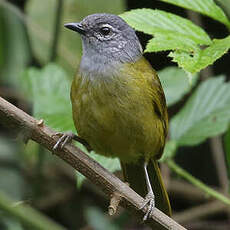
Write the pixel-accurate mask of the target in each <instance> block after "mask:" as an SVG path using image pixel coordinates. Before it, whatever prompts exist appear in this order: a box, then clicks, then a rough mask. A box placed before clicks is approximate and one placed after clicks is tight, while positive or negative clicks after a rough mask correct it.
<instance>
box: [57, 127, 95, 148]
mask: <svg viewBox="0 0 230 230" xmlns="http://www.w3.org/2000/svg"><path fill="white" fill-rule="evenodd" d="M55 136H60V138H59V139H58V141H57V142H56V144H55V145H54V147H53V150H57V149H58V148H60V149H63V148H64V146H65V145H66V144H67V143H70V142H71V141H72V140H75V141H77V142H79V143H81V144H82V145H84V146H85V147H86V149H87V150H88V152H90V151H91V150H92V148H91V147H90V145H89V144H88V142H87V141H85V140H84V139H82V138H80V137H79V136H77V135H75V134H74V133H73V132H71V131H69V132H65V133H60V132H58V133H55Z"/></svg>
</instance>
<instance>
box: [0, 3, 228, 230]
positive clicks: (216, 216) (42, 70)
mask: <svg viewBox="0 0 230 230" xmlns="http://www.w3.org/2000/svg"><path fill="white" fill-rule="evenodd" d="M135 8H152V9H154V8H158V9H162V10H166V11H170V12H173V13H176V14H179V15H181V16H184V17H187V18H190V19H192V20H193V21H195V23H197V24H202V26H203V28H205V30H206V31H207V32H208V33H209V35H210V37H215V38H223V37H225V36H226V35H227V34H228V31H227V30H226V29H225V28H224V26H222V25H221V24H219V23H218V22H215V21H213V20H210V19H208V18H206V17H203V16H202V17H201V16H200V15H198V14H196V13H191V12H188V11H186V10H184V9H181V8H177V7H175V6H172V5H167V4H165V3H162V2H159V1H155V0H149V1H148V0H142V1H140V0H113V1H110V0H40V1H38V0H15V1H14V0H11V1H6V0H0V96H2V97H3V98H5V99H6V100H8V101H10V102H11V103H13V104H14V105H16V106H18V107H19V108H21V109H22V110H24V111H26V112H27V113H29V114H32V115H34V116H35V117H37V118H43V119H44V120H45V123H46V124H48V125H49V126H51V127H53V128H55V129H56V130H58V131H66V130H72V131H75V130H74V128H73V123H72V118H71V107H70V101H69V87H70V82H71V79H72V78H73V76H74V74H75V72H76V71H77V66H78V64H79V61H80V57H81V41H80V37H79V36H76V34H75V33H72V32H70V31H68V30H66V29H65V28H64V27H63V24H64V23H67V22H75V21H76V22H77V21H80V20H81V19H82V18H83V17H84V16H86V15H88V14H92V13H100V12H107V13H113V14H121V13H123V12H124V11H126V10H129V9H135ZM137 34H138V36H139V38H140V40H141V43H142V44H143V46H145V45H146V41H147V40H148V39H149V38H150V37H149V36H148V35H145V34H143V33H140V32H138V33H137ZM167 54H168V52H160V53H146V54H145V56H146V58H147V59H148V60H149V61H150V62H151V63H152V65H153V66H154V68H155V69H156V70H157V71H160V70H161V72H160V76H161V79H167V76H169V74H172V75H173V74H177V76H178V79H177V80H178V83H177V82H175V81H174V85H173V86H172V85H171V87H174V88H173V91H170V89H169V90H168V91H167V92H166V94H167V95H168V98H170V99H171V101H168V104H170V103H171V104H174V105H173V106H171V107H170V108H169V114H170V117H171V116H172V115H174V114H175V113H176V112H178V111H179V109H180V108H181V107H182V105H183V104H184V102H185V101H186V100H187V98H188V97H189V95H190V94H189V93H188V92H189V90H190V89H191V88H192V87H196V86H195V84H196V81H197V78H196V77H195V78H194V81H193V83H192V84H191V85H189V84H188V82H187V81H185V80H184V79H185V78H184V77H181V80H180V76H181V74H182V75H183V73H181V72H180V70H178V69H174V68H173V69H165V68H166V67H169V66H175V63H174V64H173V63H172V62H171V61H170V58H169V57H167ZM229 63H230V55H229V54H226V55H225V58H224V59H223V60H222V59H221V61H220V60H218V61H217V62H216V63H215V65H214V66H213V72H214V74H215V75H220V74H224V75H226V76H227V79H229V76H230V68H229ZM165 71H166V75H165ZM170 71H171V72H170ZM173 71H177V72H176V73H175V72H173ZM165 81H166V82H167V81H170V78H169V79H168V80H165ZM162 83H163V85H164V84H166V85H167V83H164V80H163V82H162ZM181 84H182V87H184V90H182V91H183V92H180V91H179V89H180V88H179V87H178V86H181ZM165 87H167V86H165ZM188 88H189V90H188ZM171 89H172V88H171ZM174 92H177V94H175V93H174ZM182 94H183V95H182ZM185 94H186V95H185ZM184 95H185V97H183V99H182V100H180V101H179V102H178V99H179V98H181V97H182V96H184ZM211 148H212V146H211V145H210V143H209V141H205V142H204V143H202V144H200V145H198V146H195V147H192V148H191V147H189V148H188V147H183V148H180V149H179V153H178V154H177V156H176V161H177V162H178V163H179V164H180V165H182V166H183V167H184V168H186V169H187V170H188V171H190V172H191V173H192V174H193V175H195V176H196V177H197V178H200V179H201V180H202V181H204V182H205V183H206V184H209V185H212V186H216V187H218V186H220V181H219V179H218V175H217V173H216V170H215V165H216V160H215V159H214V158H213V156H212V155H210V152H211V151H212V149H211ZM185 152H186V154H184V153H185ZM93 157H94V158H96V159H97V160H99V161H100V162H103V164H104V165H105V167H107V168H109V169H111V171H116V172H117V171H118V170H119V163H118V161H111V160H110V159H104V158H103V157H100V156H96V155H93ZM117 174H118V175H119V172H117ZM77 175H78V176H76V172H75V171H74V170H73V169H72V168H70V166H68V165H67V164H66V163H64V162H62V161H61V160H60V159H58V158H57V157H55V156H54V155H52V154H50V153H48V152H47V151H46V150H45V149H43V148H42V147H41V146H39V145H37V144H36V143H34V142H32V141H29V143H28V144H27V145H25V144H24V143H23V142H22V140H21V135H20V134H19V135H18V134H16V132H14V130H9V129H7V128H6V127H3V126H0V191H1V192H4V193H5V194H7V195H8V196H9V197H10V198H11V199H13V200H14V201H15V202H16V201H20V203H24V204H29V205H31V206H32V207H34V208H35V209H37V210H39V211H40V212H41V213H43V214H44V215H46V216H48V217H50V218H51V219H53V220H54V221H55V222H57V223H59V224H60V225H62V226H64V227H66V228H67V229H81V230H90V229H95V230H106V229H111V230H115V229H116V230H119V229H120V230H121V229H127V230H131V229H148V227H144V226H143V225H141V224H137V222H136V220H135V217H133V216H132V215H131V214H130V213H128V212H126V211H125V210H124V209H122V208H120V209H119V212H118V213H117V214H116V215H115V216H113V217H109V216H108V214H107V207H108V200H107V198H106V197H105V196H104V194H103V193H102V192H101V191H100V190H99V189H98V188H97V187H95V186H94V185H93V184H92V183H90V182H89V181H87V180H86V181H84V182H83V183H82V181H83V178H82V177H81V176H80V175H79V174H77ZM163 175H164V176H165V178H166V184H167V187H168V191H169V195H170V200H171V202H172V207H173V210H174V213H175V215H176V218H177V220H179V222H180V223H182V224H186V226H187V227H188V228H189V229H201V230H203V229H209V230H210V229H229V224H230V222H229V220H230V219H229V216H230V215H229V212H228V211H227V209H225V208H223V207H222V206H221V207H222V208H219V209H218V210H217V211H214V212H213V214H212V215H208V216H207V217H206V216H205V215H204V218H202V215H198V216H197V217H196V215H195V214H194V212H192V208H193V207H194V206H199V205H202V204H203V203H204V201H206V200H208V198H207V197H204V196H203V194H202V193H201V192H200V191H199V190H198V189H196V188H194V187H193V186H191V185H189V184H188V183H186V182H184V181H183V180H181V179H180V178H178V177H177V176H175V175H174V174H172V173H170V171H169V169H168V168H167V167H165V166H163ZM168 180H170V183H167V181H168ZM15 205H20V204H18V203H15ZM215 207H219V206H218V205H217V206H215ZM184 210H189V211H190V212H189V214H190V215H191V216H192V214H194V215H195V217H194V216H192V218H190V219H189V218H187V219H186V218H185V217H184V216H183V212H184ZM200 212H202V211H200ZM203 212H204V211H203ZM191 213H192V214H191ZM185 214H186V213H185ZM183 218H185V219H183ZM194 219H195V220H196V221H195V222H194ZM185 220H186V221H185ZM195 223H196V224H195ZM213 223H216V225H213ZM212 226H213V227H214V228H212ZM0 229H1V230H22V229H31V227H30V226H28V225H26V224H22V223H21V222H20V221H18V220H17V219H15V218H13V217H12V216H10V215H9V214H7V213H5V212H3V211H1V209H0Z"/></svg>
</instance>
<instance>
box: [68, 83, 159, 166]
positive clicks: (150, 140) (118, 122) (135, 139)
mask: <svg viewBox="0 0 230 230" xmlns="http://www.w3.org/2000/svg"><path fill="white" fill-rule="evenodd" d="M74 84H76V83H73V86H72V93H71V96H72V107H73V118H74V122H75V126H76V129H77V131H78V134H79V136H81V137H82V138H83V139H85V140H86V141H87V142H88V143H89V144H90V146H91V147H92V148H93V150H95V151H96V152H97V153H99V154H102V155H106V156H111V157H119V158H120V159H121V160H122V161H124V162H129V161H136V160H137V159H138V158H139V157H141V156H142V157H143V156H144V157H145V158H150V157H151V156H152V155H153V154H155V153H156V150H157V149H158V148H160V145H161V143H160V136H159V135H158V133H159V130H158V129H159V127H158V125H160V123H159V122H157V118H156V117H155V116H154V113H153V109H152V102H151V100H149V98H147V97H146V96H145V95H144V94H143V92H141V91H140V90H139V89H138V87H136V88H135V87H134V88H133V87H132V88H131V89H129V88H128V87H127V85H126V86H125V87H123V86H122V85H120V86H119V83H117V84H116V85H114V84H113V85H112V84H99V85H97V86H93V85H91V84H89V82H88V83H85V85H84V84H81V87H76V86H78V84H76V85H75V86H74ZM115 88H116V89H115ZM124 88H125V89H124ZM123 89H124V90H123ZM156 154H157V153H156Z"/></svg>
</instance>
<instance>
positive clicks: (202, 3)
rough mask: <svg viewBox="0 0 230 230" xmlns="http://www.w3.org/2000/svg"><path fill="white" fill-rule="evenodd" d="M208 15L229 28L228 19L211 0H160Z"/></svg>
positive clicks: (229, 22)
mask: <svg viewBox="0 0 230 230" xmlns="http://www.w3.org/2000/svg"><path fill="white" fill-rule="evenodd" d="M161 1H162V2H167V3H171V4H174V5H176V6H180V7H183V8H186V9H189V10H193V11H196V12H199V13H201V14H204V15H206V16H209V17H211V18H213V19H215V20H217V21H219V22H221V23H223V24H225V25H226V26H227V27H228V28H230V21H229V20H228V18H227V16H226V15H225V13H224V12H223V10H222V9H221V8H220V7H219V6H217V5H216V4H215V2H214V1H213V0H192V1H191V0H190V1H189V0H161Z"/></svg>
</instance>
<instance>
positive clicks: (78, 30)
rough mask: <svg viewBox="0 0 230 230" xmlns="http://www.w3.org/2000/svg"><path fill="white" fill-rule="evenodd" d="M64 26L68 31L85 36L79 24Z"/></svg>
mask: <svg viewBox="0 0 230 230" xmlns="http://www.w3.org/2000/svg"><path fill="white" fill-rule="evenodd" d="M64 26H65V27H66V28H68V29H70V30H73V31H76V32H78V33H79V34H82V35H85V30H84V29H83V27H82V25H81V24H80V23H77V22H76V23H66V24H65V25H64Z"/></svg>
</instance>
